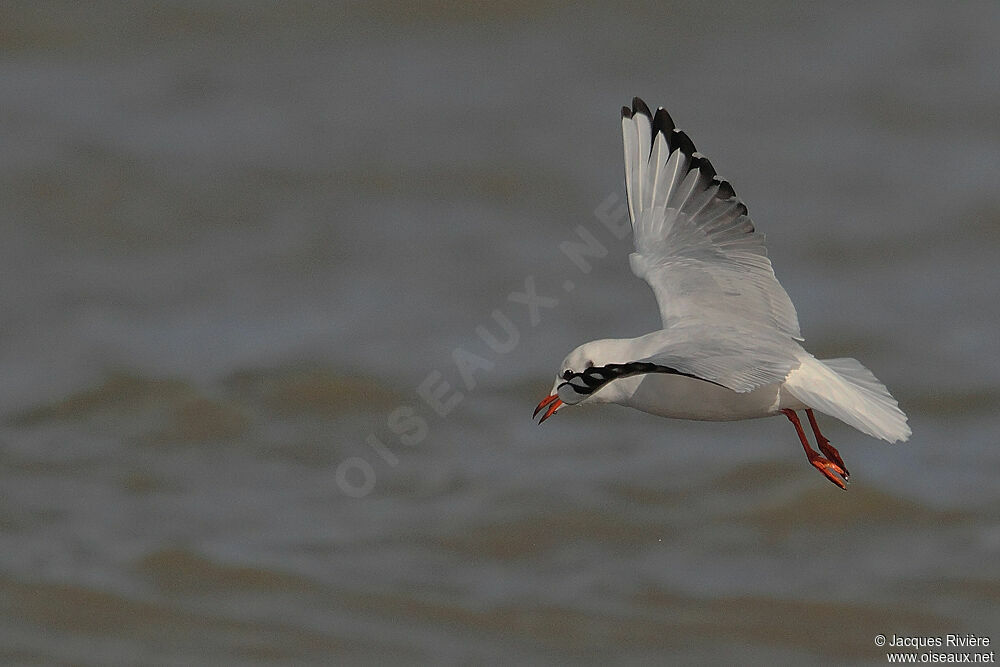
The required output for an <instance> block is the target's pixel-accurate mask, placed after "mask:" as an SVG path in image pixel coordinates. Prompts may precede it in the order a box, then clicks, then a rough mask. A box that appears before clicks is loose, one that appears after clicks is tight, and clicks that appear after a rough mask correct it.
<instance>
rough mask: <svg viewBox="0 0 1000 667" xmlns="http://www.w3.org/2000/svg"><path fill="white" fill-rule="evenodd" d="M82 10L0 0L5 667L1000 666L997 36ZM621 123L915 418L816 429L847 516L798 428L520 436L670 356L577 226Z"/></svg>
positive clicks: (103, 7) (902, 14) (967, 13)
mask: <svg viewBox="0 0 1000 667" xmlns="http://www.w3.org/2000/svg"><path fill="white" fill-rule="evenodd" d="M80 7H84V5H81V6H80ZM86 7H87V8H86V9H83V8H76V6H71V5H68V4H67V5H65V6H62V7H57V6H56V5H41V4H28V3H22V4H15V5H8V6H6V7H5V8H4V9H2V10H0V43H2V44H3V47H4V56H3V59H2V61H0V95H2V102H3V104H2V116H0V118H2V123H0V127H2V128H3V137H2V143H0V145H2V146H3V149H2V151H0V178H2V188H3V193H4V194H3V196H2V197H0V201H2V208H0V224H2V229H3V237H2V238H3V242H2V243H0V264H2V266H3V267H4V271H3V275H4V277H5V279H4V280H3V281H0V308H2V309H0V312H2V313H3V316H2V323H3V325H2V327H0V374H2V377H3V378H4V382H3V383H2V384H0V407H2V409H3V421H2V427H0V489H2V494H3V495H2V497H3V503H2V505H0V609H2V617H0V662H3V663H11V664H52V663H72V664H93V665H107V664H136V663H142V664H199V663H201V664H207V663H213V664H217V663H226V664H241V665H242V664H276V663H284V664H288V663H306V662H313V663H326V664H330V663H354V662H365V663H371V662H377V661H378V662H384V661H388V662H393V663H406V664H410V663H413V662H419V663H442V662H446V663H480V662H490V663H500V662H503V663H550V664H556V663H564V662H567V661H572V662H581V663H599V664H605V663H608V662H627V663H691V662H695V663H706V662H707V663H720V662H733V661H738V662H743V663H746V662H751V663H768V664H770V663H773V662H775V661H778V662H790V663H809V662H822V663H829V662H848V663H859V664H872V663H881V662H882V661H884V660H885V655H884V653H885V652H884V650H880V649H877V648H876V647H875V646H874V644H873V637H874V636H875V635H876V634H878V633H882V634H885V635H892V634H897V635H904V634H914V635H933V636H942V635H944V634H946V633H962V632H974V633H976V634H978V635H987V636H991V637H992V638H993V640H994V641H1000V634H998V632H997V631H998V629H1000V611H998V609H1000V607H998V602H1000V510H998V508H1000V485H998V481H997V480H998V474H1000V447H997V441H998V438H1000V419H998V415H997V408H998V403H1000V337H998V336H997V325H998V324H1000V302H998V300H997V293H998V288H1000V275H998V271H997V268H996V265H997V253H998V249H1000V231H998V230H1000V195H998V191H997V187H996V177H997V174H998V173H1000V124H998V122H997V118H1000V88H998V86H997V78H996V73H997V72H998V71H1000V50H998V49H997V48H996V34H997V31H998V30H1000V10H998V5H996V4H995V3H964V4H960V5H955V6H952V5H944V4H928V5H922V4H917V3H909V4H906V5H896V6H888V5H885V6H881V7H880V6H869V5H867V4H857V5H841V4H836V5H834V4H831V5H830V6H829V7H828V8H823V7H818V6H816V7H811V8H809V9H803V8H801V7H799V5H795V4H785V3H766V4H762V3H752V4H751V3H745V4H743V3H741V4H722V5H716V4H713V5H712V6H711V7H708V6H707V5H704V4H702V3H681V4H677V5H669V6H665V7H664V6H660V5H659V4H653V3H650V4H648V5H639V6H636V7H633V8H632V9H631V10H630V11H629V12H627V13H622V12H620V11H617V10H611V9H605V8H603V7H602V6H600V5H586V6H583V7H576V6H569V5H562V4H559V3H550V4H546V3H543V4H541V5H536V4H531V3H512V2H511V3H504V2H500V3H490V4H487V5H468V4H465V3H448V2H443V3H432V4H430V5H425V6H422V7H421V8H420V9H415V8H414V7H411V6H410V5H408V4H400V5H395V4H386V3H374V4H365V5H361V4H356V5H325V4H324V5H313V4H304V3H294V2H293V3H282V4H280V5H278V4H275V5H271V4H266V3H249V4H248V3H225V2H201V3H194V2H173V3H131V4H129V5H128V6H127V7H128V8H127V9H126V6H125V5H119V4H117V3H96V4H89V5H86ZM636 94H639V95H642V96H643V97H645V98H646V100H647V101H648V102H650V103H651V104H654V105H656V104H663V105H665V106H667V107H668V108H669V109H670V111H671V113H672V115H673V116H674V119H675V120H676V121H677V122H678V124H679V125H680V126H681V127H683V128H685V129H686V130H687V131H688V132H689V133H690V135H691V136H692V137H693V139H694V141H695V143H696V144H697V145H698V147H699V148H700V149H701V150H702V151H703V152H704V153H706V154H707V155H709V156H710V157H711V158H712V160H713V163H714V164H715V166H716V168H717V169H718V170H719V172H720V173H721V174H722V175H723V176H724V177H726V178H729V179H730V180H731V181H732V182H733V184H734V186H735V187H736V189H737V191H738V192H739V193H740V194H741V196H742V197H743V198H744V200H745V201H746V202H747V203H748V205H749V207H750V211H751V214H752V215H753V217H754V219H755V221H756V223H757V226H758V228H760V229H762V230H763V231H765V232H766V233H767V234H768V239H769V241H768V243H769V247H770V249H771V256H772V259H773V260H774V263H775V266H776V270H777V273H778V276H779V278H780V279H781V280H782V281H783V283H784V284H785V286H786V288H787V290H788V292H789V294H790V295H791V296H792V299H793V300H794V301H795V303H796V305H797V307H798V310H799V316H800V319H801V321H802V328H803V332H804V335H805V336H806V339H807V340H806V345H807V347H809V349H810V350H811V351H813V352H814V353H816V354H817V355H818V356H857V357H858V358H860V359H862V360H864V362H865V363H866V364H867V365H868V366H870V367H871V368H872V369H873V370H874V371H875V372H876V374H877V375H878V376H879V377H880V378H881V379H883V380H884V381H885V382H886V383H887V384H888V385H889V387H890V388H891V389H892V390H893V392H894V394H895V395H896V396H897V398H898V399H899V400H900V403H901V405H902V406H903V408H904V409H905V410H906V411H907V412H908V414H909V415H910V418H911V425H912V427H913V431H914V435H913V438H912V440H911V441H910V442H908V443H905V444H899V445H895V446H887V445H885V444H884V443H879V442H876V441H873V440H871V439H869V438H867V437H865V436H863V435H862V434H860V433H857V432H855V431H853V430H851V429H849V428H848V427H846V426H843V425H841V424H839V423H837V422H834V421H833V420H832V419H825V420H823V421H822V425H823V427H824V430H825V431H826V432H827V434H828V435H829V436H830V438H831V440H832V441H833V442H834V443H835V444H836V445H837V447H839V449H840V451H841V453H842V454H843V455H844V457H845V459H846V460H847V462H848V464H849V466H850V469H851V472H852V482H853V484H852V485H851V487H850V490H849V491H848V492H847V493H843V492H840V491H839V490H837V489H836V488H834V487H833V486H832V485H831V484H829V483H828V482H826V481H825V480H824V479H823V478H822V477H821V476H820V475H818V474H817V473H816V472H815V471H814V470H813V469H812V468H811V467H810V466H809V465H808V464H807V462H806V461H805V458H804V456H803V455H802V452H801V449H800V447H799V445H798V444H797V442H796V438H795V435H794V432H793V431H792V429H791V428H790V426H789V425H788V424H787V423H786V422H784V420H778V419H772V420H758V421H752V422H743V423H735V424H711V423H693V422H680V421H666V420H661V419H656V418H653V417H649V416H646V415H641V414H639V413H633V412H629V411H626V410H624V409H619V408H614V407H601V408H594V409H581V410H572V411H570V410H567V411H564V412H562V413H560V414H559V416H558V418H557V419H553V420H551V421H550V422H547V423H546V424H545V426H544V427H541V428H539V427H536V426H535V425H534V424H533V423H532V422H531V420H530V412H531V409H532V408H533V407H534V405H535V403H536V402H537V401H538V399H539V398H541V397H542V396H543V395H544V393H545V391H546V390H547V389H548V388H549V386H550V383H551V377H552V375H553V373H554V372H555V371H556V370H557V368H556V366H557V364H558V362H559V360H560V359H562V357H563V355H564V354H565V353H566V352H567V351H569V350H570V349H572V348H573V347H575V346H576V345H577V344H579V343H580V342H583V341H586V340H590V339H593V338H598V337H611V336H630V335H637V334H640V333H643V332H645V331H647V330H650V329H652V328H654V327H656V326H657V316H656V311H655V306H654V303H653V299H652V297H651V295H650V294H649V293H648V290H647V288H646V287H645V286H644V285H642V284H641V283H640V282H639V281H637V280H636V279H635V278H633V277H632V276H631V273H630V272H629V270H628V268H627V260H626V256H627V253H628V251H629V248H628V244H629V240H628V239H625V240H621V239H618V238H616V237H615V236H614V235H613V234H612V233H611V232H610V231H609V230H608V229H607V228H606V227H605V226H603V225H602V223H601V222H600V221H599V219H598V217H597V215H595V210H598V209H600V207H601V205H602V202H603V203H605V204H606V206H607V207H608V208H609V209H613V208H614V206H615V204H616V203H617V202H620V201H621V199H620V197H621V194H622V185H621V170H622V167H621V148H620V134H619V120H618V108H619V107H620V106H621V105H622V104H625V103H627V102H628V101H629V100H630V99H631V97H632V95H636ZM613 196H617V197H618V199H616V200H609V199H608V198H609V197H613ZM578 225H582V226H583V227H585V228H586V229H587V230H588V231H590V232H591V233H592V234H593V235H594V237H595V238H597V239H598V240H599V241H600V242H601V243H602V244H603V245H604V247H606V248H607V255H606V256H605V257H603V258H600V259H592V261H591V265H592V267H591V270H590V271H589V272H586V273H585V272H582V271H581V270H580V269H579V268H577V267H576V266H574V265H573V264H572V263H571V262H570V261H569V260H568V259H567V258H566V256H565V255H564V254H562V253H561V252H560V251H559V243H561V242H563V241H568V240H572V239H573V238H574V237H575V236H574V235H575V231H574V230H575V228H576V227H577V226H578ZM529 278H530V279H531V281H532V282H533V285H534V287H535V289H537V291H538V292H539V294H542V295H544V296H546V297H549V298H553V299H556V301H557V303H556V304H554V305H553V304H551V303H547V304H546V307H542V308H540V309H539V310H538V312H537V313H536V315H537V317H538V319H537V321H536V322H535V323H533V322H532V320H531V319H530V315H531V313H530V311H529V309H528V308H526V307H525V305H524V304H523V303H521V302H519V301H518V297H517V295H516V293H517V292H525V291H526V281H528V280H529ZM567 281H569V282H571V283H572V285H573V289H572V290H568V289H567V288H566V286H567ZM512 293H515V296H514V299H513V300H511V299H510V298H509V295H511V294H512ZM549 306H552V307H549ZM495 310H496V311H499V312H500V315H499V317H500V320H499V321H500V322H507V323H509V327H511V328H513V329H516V332H517V336H516V341H512V342H511V344H510V345H509V346H508V347H510V348H511V349H509V350H507V351H502V352H497V351H494V350H492V349H490V347H488V346H487V345H486V343H484V341H483V339H482V338H481V337H480V336H479V335H478V334H477V327H480V326H482V327H486V329H487V330H489V331H490V332H492V333H493V334H494V335H495V336H497V337H498V338H500V339H501V340H500V342H504V339H506V338H508V336H507V335H506V334H505V332H504V329H503V328H502V327H501V326H500V324H498V320H495V319H494V318H493V315H492V314H493V312H494V311H495ZM456 350H461V351H460V352H458V355H459V357H460V359H462V360H464V361H465V362H466V363H467V364H473V365H476V366H477V368H476V369H475V370H474V371H471V376H470V378H466V379H465V380H463V377H462V374H461V373H460V371H459V369H458V368H457V367H456V362H455V360H454V355H455V354H456V352H455V351H456ZM473 355H474V356H473ZM467 381H471V382H472V383H474V384H475V386H474V387H473V388H471V389H470V388H468V387H467V386H466V382H467ZM425 382H426V383H428V385H427V386H428V387H430V388H431V389H434V390H437V391H442V395H441V397H440V400H441V401H443V402H448V401H449V400H451V401H452V402H453V403H454V405H453V406H451V409H450V411H448V414H447V415H446V416H443V417H442V416H440V415H438V414H437V413H436V412H435V411H434V409H433V408H432V407H431V406H430V405H429V404H428V402H427V401H425V400H424V399H422V398H421V397H420V395H419V393H418V389H417V388H418V386H419V385H421V383H425ZM441 382H447V383H448V385H449V388H448V389H443V388H442V385H441ZM456 391H460V392H461V393H462V394H463V396H462V398H461V399H455V398H454V396H455V392H456ZM401 408H402V410H401Z"/></svg>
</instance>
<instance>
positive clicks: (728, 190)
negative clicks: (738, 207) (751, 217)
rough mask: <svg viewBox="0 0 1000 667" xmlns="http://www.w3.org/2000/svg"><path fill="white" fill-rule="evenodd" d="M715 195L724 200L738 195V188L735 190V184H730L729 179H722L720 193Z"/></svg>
mask: <svg viewBox="0 0 1000 667" xmlns="http://www.w3.org/2000/svg"><path fill="white" fill-rule="evenodd" d="M715 196H716V197H718V198H719V199H722V200H726V199H732V198H733V197H735V196H736V190H733V186H732V185H730V184H729V181H722V182H721V183H719V193H718V194H717V195H715Z"/></svg>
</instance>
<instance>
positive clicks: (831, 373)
mask: <svg viewBox="0 0 1000 667" xmlns="http://www.w3.org/2000/svg"><path fill="white" fill-rule="evenodd" d="M785 389H787V390H788V391H789V392H790V393H791V394H792V395H793V396H795V397H796V398H797V399H799V400H800V401H802V402H803V403H805V404H806V405H808V406H809V407H810V408H814V409H816V410H819V411H820V412H823V413H826V414H828V415H830V416H831V417H836V418H837V419H839V420H840V421H842V422H844V423H846V424H849V425H851V426H853V427H854V428H856V429H858V430H859V431H861V432H862V433H867V434H868V435H870V436H872V437H873V438H881V439H882V440H886V441H888V442H896V441H897V440H906V439H908V438H909V437H910V433H911V431H910V427H909V426H907V424H906V415H905V414H903V411H902V410H900V409H899V404H898V403H896V399H894V398H893V397H892V395H891V394H890V393H889V390H888V389H886V388H885V385H884V384H882V383H881V382H879V381H878V379H877V378H876V377H875V376H874V375H872V372H871V371H870V370H868V369H867V368H865V367H864V366H862V365H861V363H860V362H859V361H858V360H857V359H825V360H823V361H820V360H819V359H816V358H815V357H813V356H812V355H806V356H803V358H802V365H801V366H799V367H798V368H797V369H795V370H794V371H792V372H791V373H790V374H789V376H788V379H787V380H785Z"/></svg>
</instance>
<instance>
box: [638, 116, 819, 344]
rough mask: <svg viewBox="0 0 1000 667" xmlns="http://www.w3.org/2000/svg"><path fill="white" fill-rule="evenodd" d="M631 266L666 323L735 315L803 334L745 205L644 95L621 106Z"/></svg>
mask: <svg viewBox="0 0 1000 667" xmlns="http://www.w3.org/2000/svg"><path fill="white" fill-rule="evenodd" d="M622 135H623V139H624V144H625V189H626V191H627V197H628V211H629V216H630V217H631V219H632V230H633V233H634V236H635V252H634V253H632V255H630V256H629V263H630V264H631V266H632V271H633V272H634V273H635V274H636V275H637V276H639V277H640V278H642V279H644V280H645V281H646V282H648V283H649V286H650V287H652V288H653V293H654V294H655V296H656V301H657V303H658V304H659V306H660V316H661V317H662V319H663V326H664V327H670V326H674V325H676V324H677V323H680V322H690V321H700V322H703V323H724V322H731V323H734V324H742V325H744V326H748V327H750V328H758V327H767V328H770V329H773V330H777V331H779V332H781V333H783V334H785V335H788V336H791V337H793V338H798V339H801V334H800V333H799V320H798V316H797V315H796V314H795V306H793V305H792V302H791V300H790V299H789V298H788V294H786V293H785V290H784V289H783V288H782V287H781V285H780V284H779V283H778V279H777V278H775V277H774V271H773V269H772V268H771V262H770V260H769V259H768V258H767V250H766V249H765V248H764V237H763V236H762V235H760V234H758V233H756V232H755V231H754V226H753V222H751V221H750V217H749V216H748V215H747V207H746V206H745V205H744V204H743V202H741V201H740V200H739V199H738V198H737V197H736V193H735V192H734V191H733V188H732V186H731V185H729V183H728V182H727V181H723V180H721V179H719V177H718V176H716V174H715V169H714V168H712V164H711V163H710V162H709V161H708V159H707V158H706V157H704V156H703V155H701V154H700V153H697V152H696V151H695V147H694V144H693V143H692V142H691V140H690V139H689V138H688V136H687V135H686V134H684V133H683V132H681V131H680V130H677V129H674V123H673V120H672V119H671V118H670V115H669V114H668V113H667V112H666V110H664V109H663V108H660V109H658V110H657V111H656V115H655V116H654V115H653V114H652V113H650V111H649V108H648V107H647V106H646V104H645V103H644V102H643V101H642V100H640V99H639V98H638V97H637V98H635V99H633V100H632V108H631V109H629V108H628V107H623V108H622Z"/></svg>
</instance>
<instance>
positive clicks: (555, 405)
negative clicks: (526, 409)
mask: <svg viewBox="0 0 1000 667" xmlns="http://www.w3.org/2000/svg"><path fill="white" fill-rule="evenodd" d="M562 406H563V402H562V401H561V400H559V395H558V394H552V395H551V396H546V397H545V398H543V399H542V401H541V403H539V404H538V407H536V408H535V412H534V413H533V414H532V415H531V418H532V419H534V418H535V417H537V416H538V413H539V412H541V411H542V410H544V409H545V408H548V410H545V414H544V415H542V418H541V419H539V420H538V423H539V424H541V423H542V422H543V421H545V420H546V419H548V418H549V417H551V416H552V415H554V414H555V413H556V410H558V409H559V408H561V407H562Z"/></svg>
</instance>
